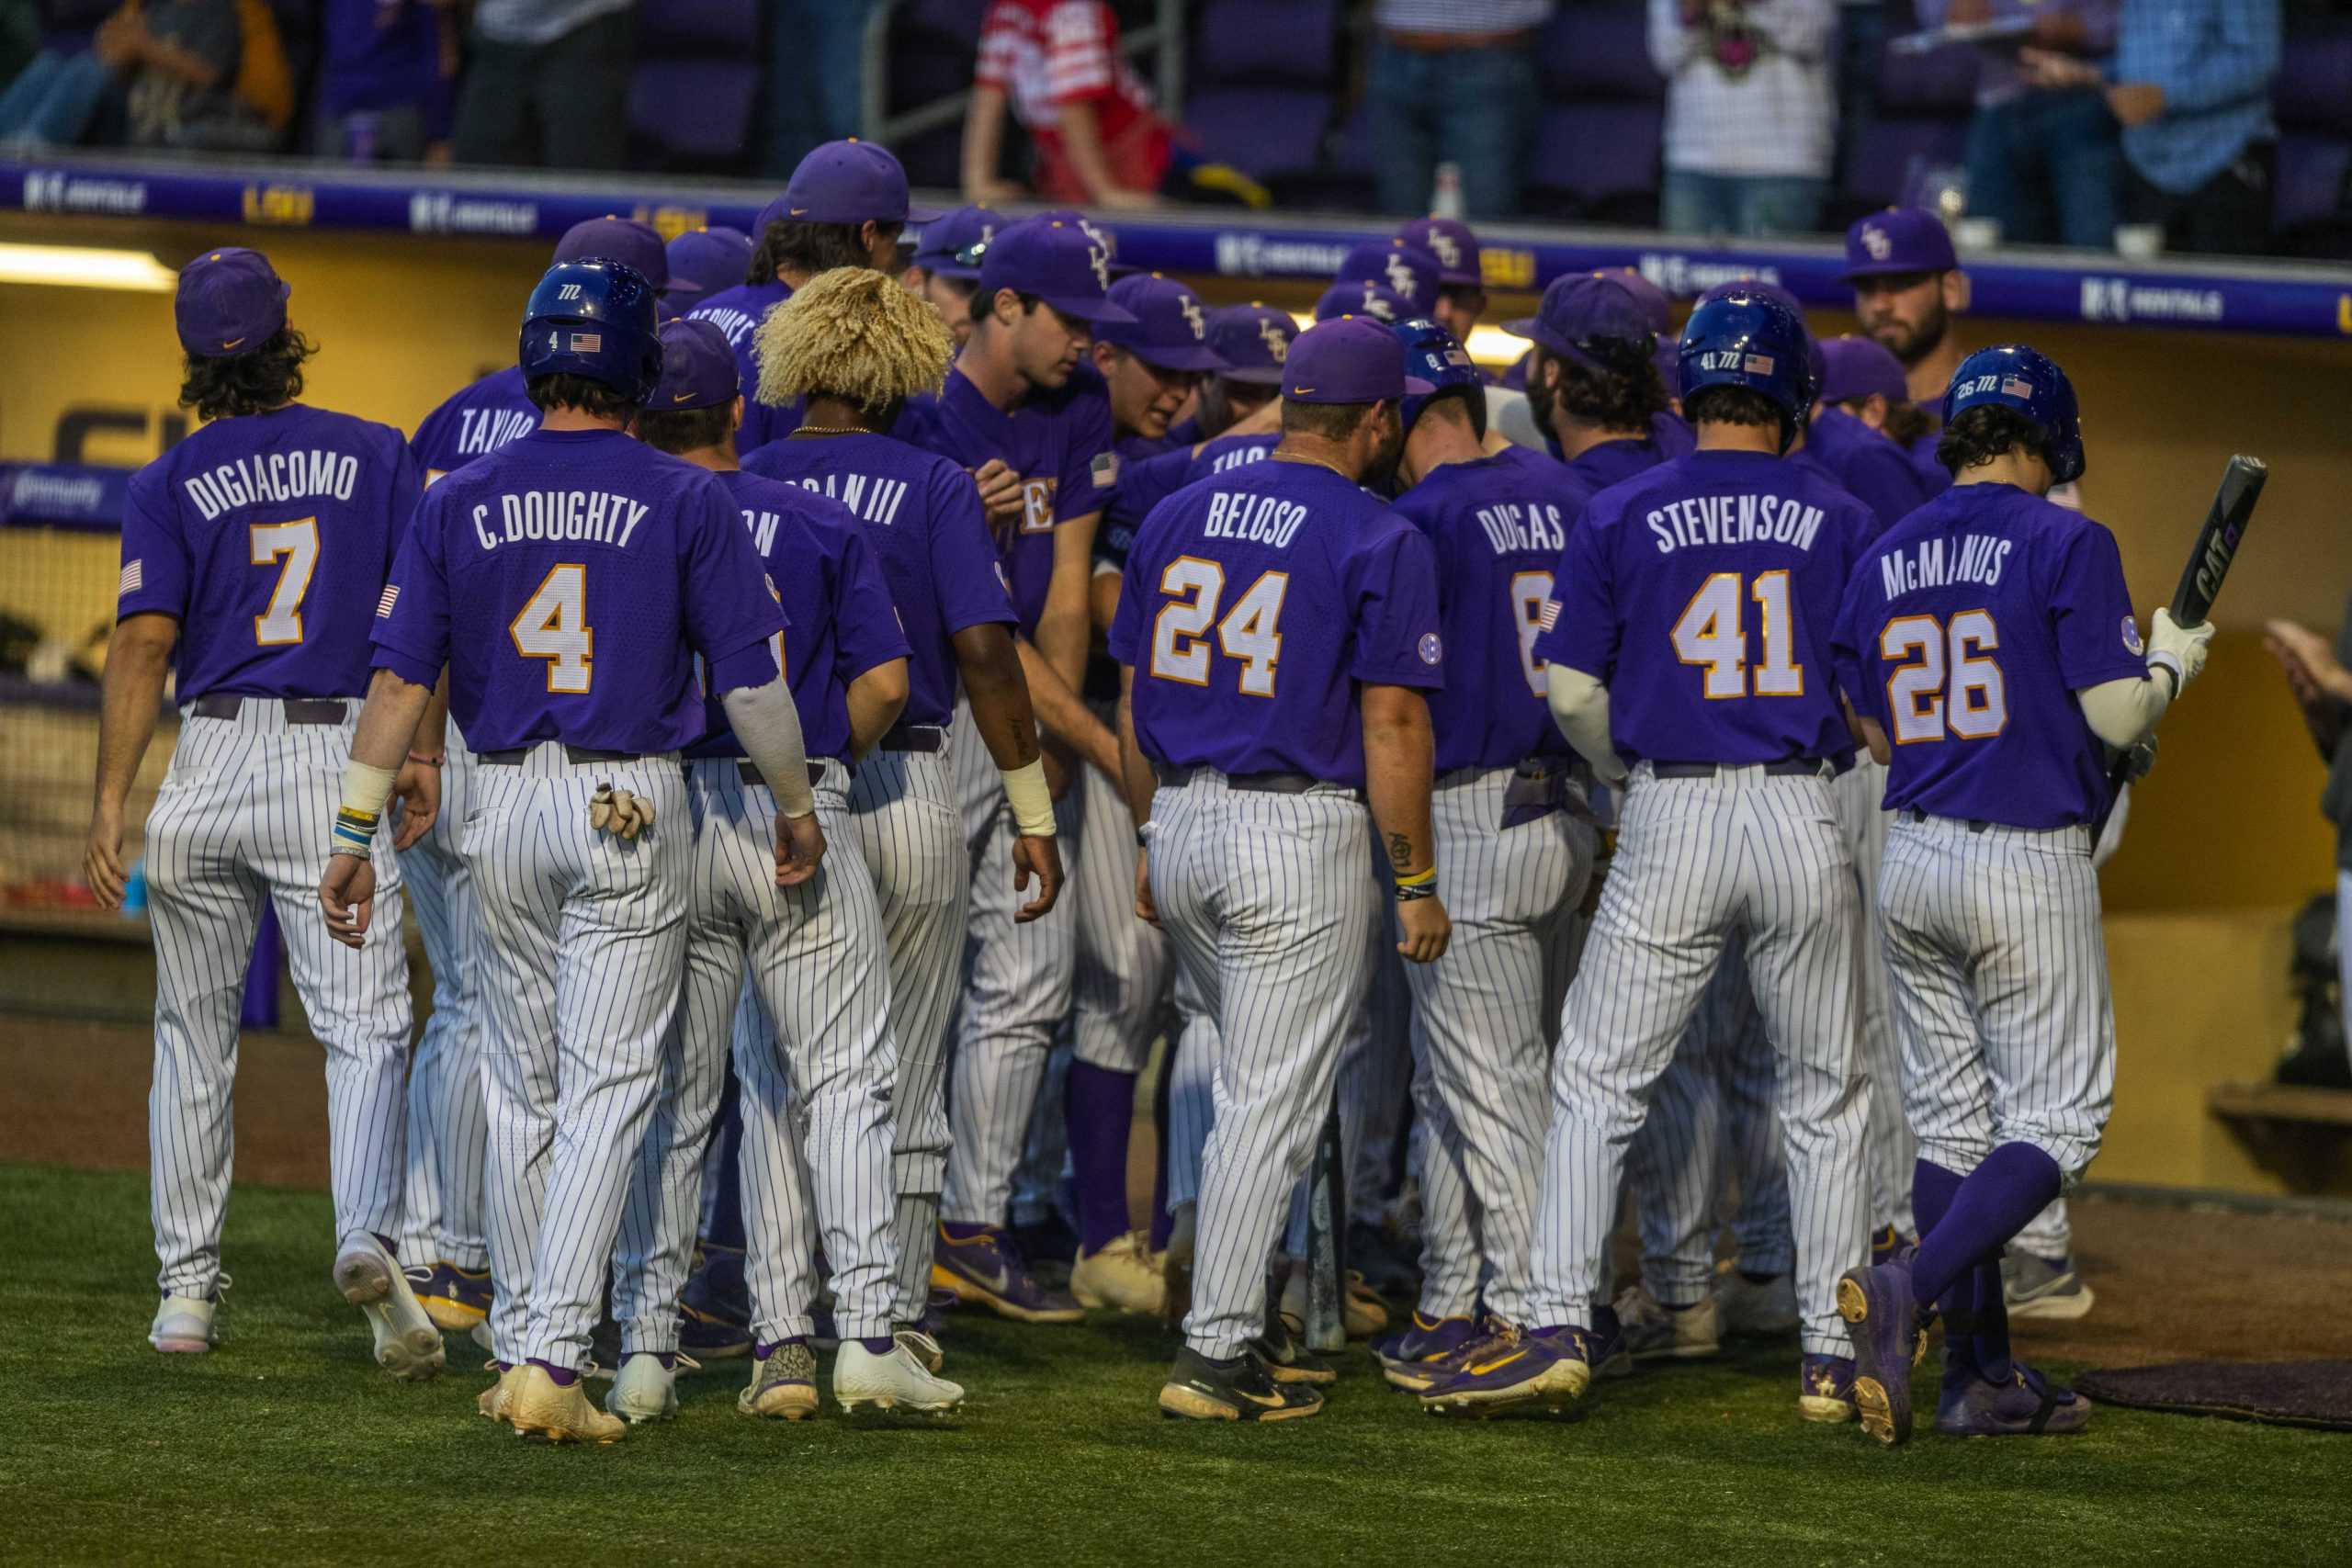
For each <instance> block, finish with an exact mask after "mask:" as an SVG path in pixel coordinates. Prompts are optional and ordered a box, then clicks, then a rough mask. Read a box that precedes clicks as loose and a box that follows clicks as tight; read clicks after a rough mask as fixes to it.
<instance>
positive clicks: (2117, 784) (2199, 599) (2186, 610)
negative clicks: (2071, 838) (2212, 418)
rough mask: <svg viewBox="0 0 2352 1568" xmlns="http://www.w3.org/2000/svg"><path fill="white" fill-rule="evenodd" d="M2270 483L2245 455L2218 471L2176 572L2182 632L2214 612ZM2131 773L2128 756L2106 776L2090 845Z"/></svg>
mask: <svg viewBox="0 0 2352 1568" xmlns="http://www.w3.org/2000/svg"><path fill="white" fill-rule="evenodd" d="M2269 478H2270V468H2269V465H2267V463H2265V462H2264V461H2263V460H2262V459H2261V458H2259V457H2247V456H2245V454H2244V453H2240V454H2239V455H2237V456H2236V457H2232V458H2231V459H2230V461H2229V464H2228V466H2227V467H2225V468H2222V483H2221V486H2220V488H2219V489H2217V490H2215V491H2213V504H2212V505H2211V507H2209V508H2207V509H2206V513H2205V525H2204V526H2203V527H2201V528H2199V529H2198V530H2197V542H2196V543H2195V544H2194V545H2191V546H2190V547H2189V548H2188V564H2187V565H2185V566H2183V567H2182V568H2181V569H2180V584H2179V586H2178V587H2177V588H2175V589H2174V590H2173V591H2172V618H2173V619H2174V620H2176V621H2177V622H2179V623H2180V624H2181V625H2182V626H2196V625H2197V624H2199V622H2201V621H2203V620H2205V619H2207V618H2208V617H2210V616H2211V615H2212V612H2213V600H2214V598H2215V597H2216V596H2217V595H2219V594H2220V592H2222V579H2223V578H2225V577H2227V576H2229V574H2230V563H2231V562H2233V561H2234V560H2236V559H2237V558H2238V549H2239V547H2240V546H2242V545H2243V544H2244V543H2245V529H2246V525H2247V524H2248V523H2250V522H2252V521H2253V520H2254V503H2255V502H2257V501H2259V500H2261V499H2262V487H2263V485H2264V484H2265V483H2266V482H2267V481H2268V479H2269ZM2130 767H2131V757H2130V755H2129V753H2127V754H2125V755H2124V756H2121V757H2118V758H2117V759H2116V760H2115V765H2114V766H2113V767H2111V768H2109V770H2108V773H2107V809H2106V810H2105V811H2102V812H2100V813H2099V816H2098V822H2097V823H2096V824H2094V825H2093V827H2092V829H2091V842H2092V843H2093V844H2097V843H2098V840H2099V836H2100V835H2101V834H2103V833H2105V832H2106V831H2107V818H2108V817H2109V814H2110V813H2112V812H2113V811H2114V809H2115V798H2116V794H2117V792H2118V791H2120V790H2121V789H2122V787H2123V784H2124V776H2125V774H2126V773H2127V772H2128V771H2129V769H2130Z"/></svg>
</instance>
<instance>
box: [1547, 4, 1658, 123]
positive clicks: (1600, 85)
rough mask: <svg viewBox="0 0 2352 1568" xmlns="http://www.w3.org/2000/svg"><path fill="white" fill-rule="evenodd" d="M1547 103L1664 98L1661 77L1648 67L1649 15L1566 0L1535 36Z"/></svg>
mask: <svg viewBox="0 0 2352 1568" xmlns="http://www.w3.org/2000/svg"><path fill="white" fill-rule="evenodd" d="M1535 57H1536V64H1537V69H1538V70H1539V71H1540V72H1541V73H1542V76H1543V90H1544V100H1545V102H1547V103H1554V104H1556V103H1559V102H1561V101H1562V100H1567V101H1571V102H1573V101H1577V100H1580V99H1586V98H1596V97H1600V98H1663V97H1664V96H1666V82H1665V79H1664V78H1662V77H1661V76H1659V75H1658V73H1657V72H1656V71H1654V70H1652V69H1651V68H1650V53H1649V35H1648V20H1647V17H1645V14H1644V11H1643V8H1642V7H1641V6H1625V5H1595V4H1592V3H1591V0H1581V3H1577V0H1571V3H1570V4H1567V5H1564V6H1561V7H1560V8H1559V10H1558V11H1557V12H1555V14H1554V15H1553V17H1552V20H1551V21H1550V22H1549V23H1548V24H1546V26H1545V27H1544V31H1543V34H1542V36H1541V37H1539V38H1538V39H1536V43H1535Z"/></svg>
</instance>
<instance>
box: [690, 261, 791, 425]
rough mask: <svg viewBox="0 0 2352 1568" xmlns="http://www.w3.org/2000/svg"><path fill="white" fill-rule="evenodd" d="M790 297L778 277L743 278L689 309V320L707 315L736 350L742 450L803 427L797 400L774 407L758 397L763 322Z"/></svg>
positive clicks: (785, 286)
mask: <svg viewBox="0 0 2352 1568" xmlns="http://www.w3.org/2000/svg"><path fill="white" fill-rule="evenodd" d="M790 298H792V287H791V285H789V284H786V283H779V282H775V281H774V280H770V281H769V282H766V283H739V284H737V285H736V286H735V287H734V288H722V289H720V290H719V291H718V293H716V294H714V295H712V296H710V298H708V299H705V300H704V301H703V302H702V303H701V304H699V305H696V306H695V308H694V309H693V310H688V311H687V312H686V319H687V320H688V321H708V322H710V323H712V324H713V325H714V326H716V327H718V330H719V331H720V332H722V333H726V334H727V346H728V347H729V348H731V349H733V350H734V351H735V374H736V377H737V378H738V379H739V380H740V381H741V385H742V390H743V427H742V428H741V430H738V431H737V432H736V433H735V450H736V451H737V452H738V453H750V452H756V451H758V450H759V449H760V448H761V447H763V446H766V445H767V444H768V443H769V442H771V441H777V440H781V439H782V438H783V437H785V436H787V435H789V434H792V433H793V432H794V431H796V430H797V429H799V428H800V405H799V404H798V403H794V404H792V405H790V406H789V407H786V408H771V407H770V406H768V405H767V404H766V403H763V402H762V401H760V399H759V391H760V361H759V355H758V354H757V352H756V350H757V348H758V342H757V335H758V333H759V330H760V322H761V321H764V320H765V319H766V318H767V313H768V312H769V311H770V310H775V308H776V307H777V306H778V305H781V304H783V303H784V302H785V301H786V299H790Z"/></svg>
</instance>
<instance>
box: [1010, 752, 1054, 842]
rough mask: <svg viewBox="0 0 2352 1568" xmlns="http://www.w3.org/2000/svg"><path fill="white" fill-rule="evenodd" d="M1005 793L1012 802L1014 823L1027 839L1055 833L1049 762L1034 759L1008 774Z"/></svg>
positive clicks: (1049, 835)
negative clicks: (1047, 769) (1048, 779)
mask: <svg viewBox="0 0 2352 1568" xmlns="http://www.w3.org/2000/svg"><path fill="white" fill-rule="evenodd" d="M1004 797H1005V798H1006V799H1007V800H1009V801H1011V802H1012V824H1013V826H1014V827H1015V828H1017V829H1019V830H1020V833H1021V836H1022V837H1023V838H1024V839H1050V838H1052V837H1053V836H1054V792H1053V791H1052V790H1051V789H1049V788H1047V787H1046V764H1045V763H1044V762H1042V761H1036V762H1032V763H1030V764H1029V765H1028V766H1027V767H1024V768H1013V769H1012V770H1010V771H1008V772H1007V773H1005V775H1004Z"/></svg>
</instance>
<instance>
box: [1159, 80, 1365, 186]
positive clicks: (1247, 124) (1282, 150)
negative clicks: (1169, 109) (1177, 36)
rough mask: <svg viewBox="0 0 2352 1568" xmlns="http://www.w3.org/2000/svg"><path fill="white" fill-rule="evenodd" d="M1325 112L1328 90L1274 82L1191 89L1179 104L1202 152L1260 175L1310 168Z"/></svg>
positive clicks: (1296, 172)
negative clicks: (1308, 89) (1187, 98)
mask: <svg viewBox="0 0 2352 1568" xmlns="http://www.w3.org/2000/svg"><path fill="white" fill-rule="evenodd" d="M1330 115H1331V100H1330V97H1329V95H1327V94H1324V93H1320V92H1301V91H1297V90H1295V89H1288V88H1280V87H1233V88H1227V89H1222V90H1218V91H1213V92H1205V93H1194V94H1193V96H1192V98H1191V99H1190V101H1188V102H1187V103H1186V104H1185V106H1184V124H1185V126H1186V128H1187V129H1188V130H1190V131H1191V132H1192V134H1193V140H1194V141H1195V142H1197V143H1198V145H1199V147H1200V151H1201V155H1202V156H1203V157H1204V158H1207V159H1210V160H1211V161H1213V162H1217V163H1226V164H1232V165H1233V166H1234V167H1235V168H1237V169H1239V170H1241V171H1242V172H1243V173H1244V174H1248V175H1252V176H1254V177H1256V178H1258V179H1261V180H1264V179H1278V178H1282V177H1283V176H1285V175H1303V174H1306V173H1308V172H1310V171H1312V170H1313V169H1314V168H1315V166H1316V164H1317V162H1318V160H1319V157H1320V154H1321V151H1322V146H1323V127H1324V124H1325V122H1326V121H1328V120H1329V118H1330Z"/></svg>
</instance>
